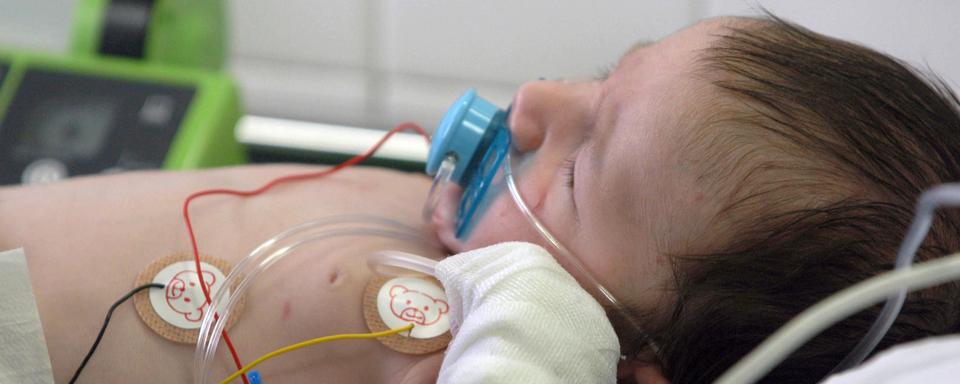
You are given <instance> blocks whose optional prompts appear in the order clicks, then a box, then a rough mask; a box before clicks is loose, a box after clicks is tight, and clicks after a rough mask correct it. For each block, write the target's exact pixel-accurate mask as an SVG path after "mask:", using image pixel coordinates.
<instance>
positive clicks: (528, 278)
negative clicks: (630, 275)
mask: <svg viewBox="0 0 960 384" xmlns="http://www.w3.org/2000/svg"><path fill="white" fill-rule="evenodd" d="M437 278H438V279H439V280H440V282H442V283H443V286H444V289H445V290H446V294H447V300H448V303H449V304H450V326H451V329H450V331H451V333H452V334H453V340H452V341H451V342H450V345H449V347H447V351H446V354H445V355H444V358H443V366H442V368H441V369H440V378H439V381H438V382H440V383H522V384H537V383H613V382H616V371H617V362H618V359H619V357H620V346H619V342H618V340H617V335H616V334H615V333H614V331H613V327H612V326H611V325H610V321H609V320H608V319H607V316H606V314H605V313H604V310H603V308H602V307H601V306H600V304H599V303H597V302H596V300H594V298H593V297H592V296H590V294H589V293H587V292H586V291H585V290H584V289H583V288H582V287H580V285H579V284H577V281H576V280H575V279H574V278H573V276H570V274H569V273H567V271H565V270H564V269H563V267H561V266H560V264H558V263H557V262H556V260H554V259H553V257H552V256H550V254H549V253H547V251H546V250H544V249H543V248H541V247H539V246H536V245H533V244H528V243H503V244H498V245H494V246H490V247H487V248H483V249H478V250H474V251H470V252H465V253H461V254H459V255H455V256H451V257H449V258H447V259H445V260H443V261H441V262H440V263H439V264H438V265H437Z"/></svg>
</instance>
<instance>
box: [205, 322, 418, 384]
mask: <svg viewBox="0 0 960 384" xmlns="http://www.w3.org/2000/svg"><path fill="white" fill-rule="evenodd" d="M411 329H413V324H410V325H408V326H406V327H403V328H396V329H391V330H389V331H382V332H373V333H345V334H342V335H331V336H324V337H318V338H316V339H311V340H307V341H302V342H299V343H296V344H293V345H288V346H286V347H283V348H280V349H278V350H276V351H273V352H270V353H268V354H266V355H263V356H260V357H259V358H257V359H256V360H254V361H252V362H250V364H247V366H245V367H243V369H241V370H239V371H236V372H234V373H233V374H232V375H230V376H229V377H227V378H226V379H223V381H221V382H220V384H228V383H230V382H231V381H233V380H234V379H236V378H238V377H240V375H243V374H245V373H247V372H248V371H250V370H251V369H253V367H256V366H257V365H259V364H260V363H262V362H264V361H267V360H270V359H272V358H274V357H277V356H280V355H282V354H284V353H287V352H292V351H296V350H298V349H300V348H304V347H309V346H311V345H314V344H320V343H325V342H327V341H336V340H349V339H376V338H378V337H384V336H390V335H396V334H398V333H401V332H405V331H409V330H411Z"/></svg>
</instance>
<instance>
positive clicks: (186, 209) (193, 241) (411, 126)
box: [183, 123, 430, 384]
mask: <svg viewBox="0 0 960 384" xmlns="http://www.w3.org/2000/svg"><path fill="white" fill-rule="evenodd" d="M402 131H416V132H417V133H419V134H420V135H422V136H423V138H424V139H426V141H427V144H428V145H429V144H430V136H428V135H427V133H426V132H425V131H424V130H423V128H421V127H420V126H419V125H417V124H415V123H403V124H400V125H398V126H396V127H394V128H393V129H391V130H390V131H389V132H387V134H386V135H384V136H383V137H382V138H381V139H380V141H377V143H376V144H374V145H373V146H372V147H370V148H369V149H367V151H366V152H364V153H362V154H359V155H357V156H354V157H352V158H350V159H349V160H347V161H344V162H342V163H340V164H337V165H336V166H334V167H332V168H327V169H324V170H322V171H316V172H306V173H298V174H292V175H287V176H282V177H278V178H276V179H273V180H271V181H270V182H268V183H266V184H264V185H263V186H261V187H260V188H257V189H252V190H246V191H241V190H235V189H223V188H218V189H206V190H201V191H197V192H194V193H192V194H190V196H187V198H186V199H185V200H184V201H183V221H184V223H186V225H187V234H189V235H190V246H191V247H193V262H194V266H195V267H196V268H197V279H199V280H200V289H201V290H202V291H203V296H204V297H205V298H206V301H207V305H210V303H211V300H210V291H209V290H208V289H207V285H206V283H204V281H203V273H201V271H200V250H199V248H198V247H197V237H196V235H194V233H193V224H191V223H190V202H192V201H193V200H194V199H197V198H200V197H203V196H209V195H232V196H240V197H250V196H256V195H259V194H261V193H264V192H266V191H268V190H269V189H271V188H273V187H275V186H277V185H278V184H283V183H287V182H291V181H302V180H308V179H313V178H320V177H324V176H328V175H331V174H333V173H336V172H338V171H340V170H342V169H344V168H348V167H351V166H354V165H356V164H358V163H360V162H363V161H364V160H366V159H368V158H370V156H373V154H374V153H376V152H377V150H378V149H380V147H381V146H383V143H385V142H386V141H387V140H388V139H390V137H392V136H393V135H394V134H396V133H398V132H402ZM214 318H216V319H219V317H218V315H217V314H216V313H214ZM223 341H224V342H225V343H226V344H227V348H228V349H230V355H231V356H232V357H233V362H234V364H236V366H237V369H238V370H241V369H243V363H241V362H240V356H239V355H237V350H236V349H234V347H233V342H231V341H230V336H229V335H227V330H226V329H224V330H223ZM240 377H241V378H242V379H243V382H244V384H249V382H248V381H247V375H241V376H240Z"/></svg>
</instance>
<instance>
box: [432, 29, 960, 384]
mask: <svg viewBox="0 0 960 384" xmlns="http://www.w3.org/2000/svg"><path fill="white" fill-rule="evenodd" d="M958 105H960V103H958V101H957V99H956V97H955V96H954V95H953V94H951V93H950V91H949V90H948V89H947V88H946V87H945V86H944V85H943V84H942V83H941V82H940V81H938V80H935V79H934V80H924V77H923V76H920V75H918V74H917V72H916V71H914V70H912V69H909V68H908V67H906V66H905V65H903V64H902V63H900V62H898V61H896V60H893V59H890V58H889V57H887V56H884V55H881V54H879V53H876V52H873V51H871V50H868V49H866V48H863V47H860V46H857V45H854V44H850V43H846V42H843V41H839V40H835V39H831V38H827V37H824V36H821V35H818V34H815V33H812V32H809V31H807V30H805V29H802V28H799V27H796V26H793V25H790V24H787V23H785V22H782V21H780V20H777V19H775V18H771V19H769V20H755V19H742V18H726V19H714V20H709V21H706V22H702V23H699V24H697V25H695V26H693V27H690V28H687V29H685V30H683V31H680V32H678V33H676V34H674V35H672V36H670V37H668V38H666V39H663V40H661V41H659V42H657V43H653V44H641V45H637V46H636V47H634V48H633V49H631V50H630V51H629V52H627V53H626V54H625V55H624V56H623V58H622V59H621V60H620V61H619V63H618V64H617V66H616V67H615V68H614V69H613V70H612V71H611V72H610V73H609V76H605V77H604V78H602V79H598V80H597V81H593V82H576V83H573V82H563V81H539V82H534V83H530V84H527V85H525V86H524V87H523V88H521V90H520V91H519V92H518V93H517V95H516V98H515V100H514V102H513V110H512V113H511V116H510V121H509V123H510V126H511V130H512V133H513V136H514V139H515V142H516V145H517V147H518V148H519V149H520V150H523V151H535V152H534V154H533V155H532V163H531V164H530V166H531V167H532V168H531V171H528V172H527V173H525V174H524V178H523V180H519V182H520V189H521V193H522V194H523V195H524V197H525V199H526V201H527V203H528V205H530V206H531V208H532V209H533V211H534V213H535V214H536V215H537V216H538V217H539V218H540V219H541V220H542V221H544V222H545V224H546V225H547V226H548V227H549V228H550V230H551V231H552V232H553V233H554V234H555V235H556V236H557V237H558V238H560V239H561V240H562V241H563V242H564V243H565V245H567V247H569V248H570V249H571V251H572V252H573V253H574V254H575V255H577V257H578V258H579V259H581V260H582V261H583V262H584V264H585V265H586V267H587V269H589V270H590V271H591V272H592V274H593V275H595V276H596V277H597V278H598V279H599V280H600V281H601V282H603V283H604V284H605V285H606V286H607V288H609V289H610V290H611V291H613V293H614V294H615V295H616V296H617V297H618V298H620V299H621V300H622V301H624V302H626V303H627V304H628V305H629V306H630V307H631V308H633V309H635V311H636V313H637V315H638V317H639V318H640V319H641V320H642V322H643V326H644V327H645V328H646V330H647V331H648V332H649V333H650V335H651V336H652V337H653V339H654V342H655V343H656V344H657V345H658V346H659V351H658V360H659V363H660V364H661V366H662V368H663V371H664V374H665V376H666V377H667V378H668V379H669V380H670V381H672V382H674V383H684V382H706V381H709V380H711V379H713V378H715V377H716V376H717V375H719V374H720V373H722V372H723V370H724V369H726V368H727V367H729V366H730V365H731V364H732V363H733V362H735V361H736V360H738V359H739V358H740V357H742V356H743V355H744V354H746V352H748V351H749V350H751V349H752V348H753V347H754V346H756V345H757V344H758V343H759V342H760V341H762V340H763V339H764V338H765V337H767V336H768V335H769V334H771V333H772V332H773V331H774V330H776V329H777V328H778V327H780V326H781V325H783V324H784V323H786V322H787V321H788V320H789V319H790V318H792V317H793V316H795V315H796V314H797V313H799V312H800V311H802V310H803V309H805V308H807V307H809V306H810V305H812V304H813V303H815V302H817V301H819V300H820V299H822V298H824V297H826V296H827V295H830V294H832V293H834V292H836V291H838V290H840V289H842V288H844V287H847V286H849V285H852V284H854V283H855V282H858V281H861V280H863V279H865V278H867V277H869V276H872V275H875V274H877V273H879V272H881V271H883V270H886V269H889V268H890V267H891V266H892V261H893V259H894V257H895V254H896V249H897V246H898V244H899V242H900V240H901V239H902V237H903V235H904V233H905V232H906V228H907V226H908V225H909V223H910V220H911V217H912V214H913V212H912V211H913V205H914V202H915V201H916V198H917V197H918V196H919V194H920V192H921V191H923V190H924V189H926V188H928V187H930V186H931V185H933V184H937V183H942V182H948V181H957V180H960V153H958V152H960V110H958ZM501 200H503V201H499V202H497V203H495V205H494V206H493V208H492V209H491V210H490V211H489V212H488V213H487V214H486V215H485V216H484V217H483V218H482V219H481V221H480V222H479V223H478V225H477V227H476V229H475V230H474V232H473V234H472V235H471V237H470V238H469V241H467V242H465V243H464V242H461V241H458V240H457V239H455V238H454V237H453V236H452V234H450V233H449V232H447V233H440V237H441V239H442V240H443V241H444V242H445V243H446V244H447V245H448V246H449V247H451V248H452V249H453V250H454V251H461V250H466V249H472V248H477V247H480V246H484V245H488V244H492V243H496V242H501V241H506V240H527V241H533V242H542V241H540V239H539V236H538V235H537V234H536V232H534V231H533V230H532V228H530V227H529V225H528V224H527V222H526V220H524V219H523V217H522V216H520V213H519V212H518V211H516V209H514V208H512V207H511V206H510V204H508V203H509V201H506V200H505V199H501ZM438 214H441V215H442V214H444V213H443V212H440V213H438ZM958 230H960V218H958V217H957V216H956V215H955V214H953V213H944V214H942V215H941V216H940V217H939V219H938V221H937V223H935V224H934V228H933V229H932V230H931V235H930V236H929V239H928V241H927V242H926V243H925V244H924V246H923V247H922V249H921V251H920V253H919V254H918V260H924V259H929V258H931V257H935V256H938V255H941V254H944V253H946V252H948V251H952V250H958V249H960V231H958ZM559 261H560V262H561V263H563V260H559ZM568 270H570V268H568ZM958 293H960V288H958V286H957V285H956V284H949V285H944V286H941V287H939V288H936V289H932V290H927V291H924V292H923V293H921V294H915V295H912V296H911V297H910V298H909V299H908V302H907V303H906V305H905V306H904V311H903V313H902V314H901V315H900V317H899V318H898V320H897V323H896V324H895V325H894V327H893V329H892V330H891V331H890V333H889V334H888V336H887V337H886V338H885V339H884V341H883V342H882V343H881V345H880V348H881V349H882V348H883V347H885V346H888V345H890V344H892V343H897V342H903V341H906V340H910V339H916V338H920V337H923V336H927V335H931V334H941V333H947V332H956V331H957V330H958V329H957V327H958V325H957V324H958V317H960V308H958V306H957V303H956V300H955V299H954V298H955V297H957V294H958ZM878 308H879V307H877V308H873V309H871V310H869V311H865V312H863V313H860V314H857V315H855V316H853V317H852V318H850V319H848V320H847V321H845V322H842V323H840V324H839V325H837V326H835V327H832V328H830V329H829V330H827V331H826V332H824V333H823V334H822V335H820V336H818V337H817V338H816V339H814V340H813V341H812V342H810V343H808V344H807V346H805V347H804V348H802V349H800V350H799V351H798V352H797V353H795V354H794V355H792V357H791V358H790V359H789V360H788V361H786V362H785V363H784V364H782V365H781V366H780V367H779V368H778V369H776V370H774V371H773V372H772V373H771V374H770V376H768V377H767V380H770V381H771V382H782V381H789V382H797V381H798V380H800V381H802V380H809V381H811V382H813V381H817V380H818V379H819V378H820V377H822V375H824V374H826V373H827V372H828V371H830V370H831V369H832V368H833V367H834V366H835V365H836V364H837V363H838V362H839V361H840V360H841V359H842V358H843V357H844V356H845V355H846V353H847V352H849V350H850V349H851V348H852V347H853V345H855V344H856V342H857V341H858V340H859V339H860V337H861V336H862V335H863V334H864V333H865V332H866V329H867V328H869V325H870V324H871V323H872V321H873V320H874V319H875V317H876V314H877V312H878ZM635 347H641V346H637V345H631V344H630V342H629V341H625V345H624V348H625V349H626V350H631V348H635Z"/></svg>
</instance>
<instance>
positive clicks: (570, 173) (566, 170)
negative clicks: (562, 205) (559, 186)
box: [561, 151, 580, 223]
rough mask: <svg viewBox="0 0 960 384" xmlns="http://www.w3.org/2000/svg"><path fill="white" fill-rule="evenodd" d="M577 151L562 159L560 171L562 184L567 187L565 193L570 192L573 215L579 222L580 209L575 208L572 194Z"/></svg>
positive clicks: (575, 200)
mask: <svg viewBox="0 0 960 384" xmlns="http://www.w3.org/2000/svg"><path fill="white" fill-rule="evenodd" d="M577 152H579V151H574V152H573V155H572V156H570V157H568V158H567V159H566V160H564V161H563V166H562V167H561V168H562V171H563V177H564V183H563V184H564V185H565V186H566V187H567V193H569V194H570V201H571V202H572V204H573V217H574V219H575V220H576V221H577V222H578V223H579V222H580V211H579V210H578V208H577V199H576V197H575V196H574V194H573V187H574V185H576V178H575V174H576V173H575V172H574V171H575V170H576V169H577Z"/></svg>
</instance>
